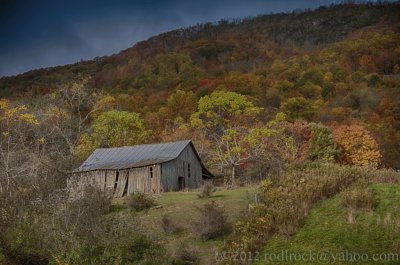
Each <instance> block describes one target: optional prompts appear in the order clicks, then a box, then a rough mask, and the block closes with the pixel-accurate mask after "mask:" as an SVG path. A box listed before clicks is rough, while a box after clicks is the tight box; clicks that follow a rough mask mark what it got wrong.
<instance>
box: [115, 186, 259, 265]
mask: <svg viewBox="0 0 400 265" xmlns="http://www.w3.org/2000/svg"><path fill="white" fill-rule="evenodd" d="M256 189H257V188H256V187H255V186H250V187H240V188H237V189H230V190H227V189H223V188H218V189H217V191H216V192H215V193H214V194H213V195H212V196H211V197H210V198H204V199H200V198H198V196H197V195H198V192H199V191H189V192H168V193H163V194H161V195H160V196H158V197H156V198H155V203H156V204H157V205H160V206H161V207H160V208H157V209H155V208H151V209H149V210H148V211H144V212H139V213H137V214H138V217H139V219H140V220H141V223H142V224H143V225H144V226H145V229H146V231H148V234H149V235H151V236H155V237H159V238H160V240H163V241H164V244H165V246H166V247H167V249H168V251H169V253H177V251H178V250H179V249H180V247H181V245H182V244H186V245H190V246H191V247H192V248H194V249H196V252H197V255H198V258H199V264H213V261H214V252H215V251H216V250H217V249H218V248H219V247H220V246H221V245H222V244H223V242H224V237H219V238H215V239H212V240H206V241H203V240H202V239H200V238H198V237H197V236H196V235H194V234H193V233H192V224H193V223H194V222H196V221H197V220H199V217H200V213H199V212H198V211H197V209H196V207H202V206H203V205H204V204H205V203H207V202H211V201H215V202H216V203H217V204H218V205H219V206H220V207H221V208H222V209H224V211H225V213H226V217H227V222H229V223H234V222H235V221H236V220H238V218H241V216H242V215H243V214H244V212H245V211H246V206H247V200H246V191H249V193H250V194H254V192H255V191H256ZM125 200H126V199H124V198H118V199H115V200H114V204H118V205H121V204H124V203H125ZM166 215H167V216H168V218H169V222H171V223H173V225H174V226H176V227H179V228H180V229H181V231H178V232H177V233H166V232H165V231H164V229H163V227H162V221H161V220H162V219H163V217H164V216H166Z"/></svg>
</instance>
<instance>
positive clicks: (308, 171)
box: [220, 163, 361, 265]
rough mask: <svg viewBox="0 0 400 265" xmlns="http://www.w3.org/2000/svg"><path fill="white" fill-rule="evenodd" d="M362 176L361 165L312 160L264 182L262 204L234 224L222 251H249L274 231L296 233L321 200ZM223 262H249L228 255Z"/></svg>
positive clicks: (256, 248)
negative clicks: (318, 162) (323, 162)
mask: <svg viewBox="0 0 400 265" xmlns="http://www.w3.org/2000/svg"><path fill="white" fill-rule="evenodd" d="M360 178H361V170H360V169H359V168H354V167H348V166H338V165H332V164H323V165H320V164H315V163H312V164H306V165H299V166H296V167H293V168H291V169H290V170H289V171H287V172H286V173H285V175H283V176H281V177H280V178H272V179H269V180H265V181H263V182H262V185H261V186H260V188H259V195H260V201H261V203H259V204H257V205H251V207H250V209H251V211H250V213H249V214H248V216H247V217H246V218H245V219H244V220H241V221H238V222H237V223H236V224H235V225H234V233H233V236H232V238H231V239H230V240H229V241H228V242H227V243H226V244H225V246H224V247H223V251H227V252H228V253H240V252H246V253H248V252H252V251H256V250H258V249H259V248H260V247H262V246H263V245H265V243H266V241H268V239H270V238H271V237H272V236H273V235H275V234H280V235H284V236H291V235H293V234H294V233H295V232H296V231H297V229H298V228H299V227H301V226H302V225H303V222H304V219H305V218H306V216H307V215H308V213H309V211H310V209H311V208H312V207H313V206H314V205H315V204H316V203H317V202H318V201H320V200H322V199H325V198H328V197H330V196H333V195H334V194H336V193H337V192H338V191H339V190H341V189H343V188H344V187H347V186H349V185H351V184H352V183H353V182H354V181H356V180H358V179H360ZM220 263H222V264H229V265H232V264H247V263H246V262H241V261H240V260H232V259H230V258H229V257H228V258H227V259H225V260H223V261H221V262H220Z"/></svg>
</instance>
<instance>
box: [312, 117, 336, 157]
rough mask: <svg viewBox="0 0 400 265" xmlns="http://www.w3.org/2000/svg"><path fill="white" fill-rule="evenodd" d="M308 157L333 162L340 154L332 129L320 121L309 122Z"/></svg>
mask: <svg viewBox="0 0 400 265" xmlns="http://www.w3.org/2000/svg"><path fill="white" fill-rule="evenodd" d="M310 128H311V132H312V135H311V139H310V141H311V142H310V151H309V158H310V159H311V160H319V161H324V162H333V161H335V159H336V158H337V156H338V155H339V154H340V150H339V149H338V147H337V145H336V142H335V139H334V137H333V134H332V130H331V129H330V128H328V127H326V126H324V125H322V124H320V123H311V124H310Z"/></svg>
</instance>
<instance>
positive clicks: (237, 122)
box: [191, 91, 261, 185]
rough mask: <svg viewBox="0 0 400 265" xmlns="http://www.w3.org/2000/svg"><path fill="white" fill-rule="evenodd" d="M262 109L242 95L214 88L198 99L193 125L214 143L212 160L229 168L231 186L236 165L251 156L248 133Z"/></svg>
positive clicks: (192, 117) (192, 120)
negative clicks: (211, 91)
mask: <svg viewBox="0 0 400 265" xmlns="http://www.w3.org/2000/svg"><path fill="white" fill-rule="evenodd" d="M260 112H261V108H258V107H256V106H254V105H253V103H252V102H250V101H249V100H248V99H247V98H246V97H245V96H243V95H240V94H237V93H235V92H226V91H214V92H213V93H212V94H211V95H209V96H204V97H202V98H201V99H200V100H199V103H198V111H197V112H196V113H194V114H193V115H192V116H191V125H192V126H193V127H194V128H197V129H200V130H203V131H204V132H205V134H206V135H207V136H208V138H209V139H210V141H211V142H212V143H213V146H212V150H210V152H211V155H212V157H213V159H212V160H213V162H214V163H216V164H217V165H219V166H220V167H221V168H223V167H228V168H230V170H231V184H232V185H235V177H236V168H237V167H238V166H240V165H243V164H244V163H246V162H248V161H249V160H250V159H251V157H252V156H251V153H250V150H249V146H248V141H247V139H246V136H247V135H248V133H249V129H250V127H251V125H252V123H254V121H255V120H256V118H257V115H258V114H259V113H260Z"/></svg>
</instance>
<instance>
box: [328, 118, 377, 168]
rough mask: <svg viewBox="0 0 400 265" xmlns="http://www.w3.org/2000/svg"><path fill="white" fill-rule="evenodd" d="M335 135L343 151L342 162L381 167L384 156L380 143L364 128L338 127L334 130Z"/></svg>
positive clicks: (355, 126)
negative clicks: (380, 149)
mask: <svg viewBox="0 0 400 265" xmlns="http://www.w3.org/2000/svg"><path fill="white" fill-rule="evenodd" d="M333 135H334V137H335V140H336V142H337V144H338V145H339V146H340V148H341V149H342V155H341V158H340V160H341V161H342V162H344V163H346V164H352V165H357V166H363V167H365V166H372V167H378V166H379V165H380V163H381V157H382V155H381V153H380V151H379V145H378V142H377V141H376V140H375V138H374V137H373V136H372V135H371V133H370V132H369V131H368V130H367V129H366V128H365V127H364V126H362V125H360V124H350V125H338V126H335V127H334V128H333Z"/></svg>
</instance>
